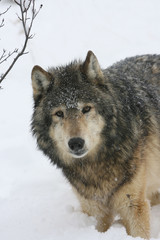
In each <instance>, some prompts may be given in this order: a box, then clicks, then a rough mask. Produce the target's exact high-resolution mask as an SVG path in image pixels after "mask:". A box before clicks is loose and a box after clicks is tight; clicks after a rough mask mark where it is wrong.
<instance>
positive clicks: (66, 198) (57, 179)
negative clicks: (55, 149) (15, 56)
mask: <svg viewBox="0 0 160 240" xmlns="http://www.w3.org/2000/svg"><path fill="white" fill-rule="evenodd" d="M36 2H37V5H38V4H41V3H42V4H43V8H42V10H41V12H40V13H39V15H38V16H37V18H36V20H35V22H34V27H33V31H32V32H33V33H35V34H36V35H35V37H34V38H33V39H32V40H31V41H30V42H29V45H28V50H29V54H28V55H25V56H23V57H21V59H19V61H18V62H17V64H16V65H15V67H14V69H13V70H12V72H11V73H10V74H9V75H8V77H7V78H6V79H5V80H4V82H3V84H2V87H3V90H1V91H0V240H11V239H12V240H73V239H74V240H75V239H76V240H82V239H86V240H97V239H99V240H104V239H105V240H122V239H123V240H131V239H133V238H132V237H130V236H128V235H127V234H126V231H125V228H124V227H123V226H121V225H119V224H116V223H115V224H114V225H113V226H112V227H111V228H110V229H109V230H108V231H107V232H106V233H99V232H97V230H96V229H95V224H96V221H95V219H94V218H93V217H88V216H87V215H85V214H83V213H81V210H80V206H79V203H78V201H77V199H76V198H75V196H74V194H73V193H72V191H71V187H70V186H69V184H68V183H67V181H66V180H65V179H64V177H63V176H62V174H61V172H60V170H58V169H56V167H54V166H52V165H50V163H49V161H48V159H47V158H46V157H45V156H43V154H42V153H41V152H39V151H38V150H37V149H36V142H35V140H34V139H33V138H32V135H31V132H30V119H31V115H32V106H33V102H32V88H31V79H30V73H31V69H32V67H33V66H34V65H35V64H38V65H41V66H42V67H44V68H47V67H48V66H52V65H54V66H56V65H59V64H66V63H67V62H69V61H71V60H73V59H75V58H81V59H84V58H85V56H86V53H87V51H88V50H92V51H93V52H94V53H95V54H96V56H97V57H98V59H99V62H100V64H101V66H102V68H105V67H107V66H109V65H111V64H112V63H114V62H116V61H118V60H120V59H123V58H125V57H128V56H133V55H137V54H146V53H156V54H159V53H160V1H159V0H47V1H42V0H41V1H40V0H37V1H36ZM6 6H7V5H6V1H5V0H2V1H1V2H0V11H1V9H5V8H6ZM17 11H18V9H17V8H15V7H14V6H13V7H12V9H10V10H9V11H8V12H7V14H6V15H5V18H6V25H5V27H4V28H1V29H0V53H1V51H2V49H3V48H6V49H10V50H12V49H14V47H19V46H21V45H22V41H23V34H22V27H21V24H20V23H19V22H18V20H17V17H16V15H15V13H16V12H17ZM8 64H9V62H6V63H5V64H3V66H2V65H0V73H3V71H4V70H5V68H7V65H8ZM151 234H152V239H160V206H156V207H154V208H152V210H151ZM137 239H140V238H137Z"/></svg>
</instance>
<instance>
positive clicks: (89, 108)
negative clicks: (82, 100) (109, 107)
mask: <svg viewBox="0 0 160 240" xmlns="http://www.w3.org/2000/svg"><path fill="white" fill-rule="evenodd" d="M90 110H91V107H90V106H86V107H84V108H83V109H82V113H83V114H85V113H88V112H89V111H90Z"/></svg>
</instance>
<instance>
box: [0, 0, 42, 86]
mask: <svg viewBox="0 0 160 240" xmlns="http://www.w3.org/2000/svg"><path fill="white" fill-rule="evenodd" d="M14 2H15V3H16V4H17V6H19V9H20V16H19V15H18V14H17V17H18V19H19V20H20V21H21V22H22V26H23V31H24V35H25V39H24V44H23V47H22V49H21V50H20V51H18V49H15V50H14V51H12V52H9V53H8V54H6V50H3V52H2V55H1V57H0V64H1V63H3V62H4V61H7V60H8V58H9V57H11V56H12V55H13V54H15V53H17V56H16V57H15V58H14V60H13V61H12V63H11V65H10V66H9V67H8V69H7V71H6V72H5V73H4V74H2V75H1V76H0V83H1V82H2V81H3V80H4V78H5V77H6V76H7V74H8V73H9V72H10V70H11V69H12V67H13V66H14V64H15V63H16V62H17V60H18V59H19V57H21V56H22V55H25V54H28V52H25V50H26V46H27V43H28V41H29V40H30V39H32V38H33V37H34V35H33V34H31V29H32V25H33V21H34V19H35V18H36V16H37V15H38V13H39V11H40V9H41V8H42V5H40V7H39V9H38V11H36V9H35V0H28V4H26V0H20V1H19V2H18V1H17V0H14ZM29 11H30V12H31V13H30V15H29ZM28 15H29V16H30V17H28ZM2 24H3V23H2Z"/></svg>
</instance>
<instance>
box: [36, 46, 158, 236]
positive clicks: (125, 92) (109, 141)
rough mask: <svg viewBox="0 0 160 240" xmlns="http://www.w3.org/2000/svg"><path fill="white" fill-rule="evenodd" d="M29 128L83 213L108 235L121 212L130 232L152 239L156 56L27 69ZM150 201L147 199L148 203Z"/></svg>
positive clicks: (155, 187) (155, 182) (155, 198)
mask: <svg viewBox="0 0 160 240" xmlns="http://www.w3.org/2000/svg"><path fill="white" fill-rule="evenodd" d="M32 85H33V92H34V102H35V105H34V113H33V118H32V130H33V133H34V135H35V136H36V138H37V143H38V146H39V148H40V149H41V150H42V151H43V152H44V153H45V154H46V155H47V156H48V157H49V158H50V159H51V162H53V163H55V164H56V165H57V166H58V167H59V168H61V169H62V171H63V173H64V175H65V176H66V178H67V179H68V180H69V182H70V183H71V185H72V186H73V190H74V192H75V193H76V195H77V196H78V198H79V200H80V203H81V206H82V210H83V211H84V212H86V213H88V214H89V215H93V216H95V217H96V219H97V229H98V230H99V231H106V230H107V229H108V228H109V226H110V225H111V224H112V222H113V219H114V216H115V215H116V214H119V215H120V216H121V219H122V222H123V224H124V225H125V227H126V230H127V233H128V234H130V235H132V236H134V237H136V236H140V237H143V238H146V239H149V238H150V213H149V212H150V209H149V208H150V207H149V206H150V203H151V205H154V204H158V203H160V195H159V193H158V188H159V187H160V56H159V55H144V56H137V57H133V58H128V59H125V60H124V61H120V62H119V63H116V64H114V65H113V66H111V67H109V68H107V69H105V70H101V68H100V66H99V63H98V61H97V58H96V56H95V55H94V54H93V53H92V52H91V51H89V52H88V54H87V57H86V60H85V61H84V62H81V61H79V62H77V61H74V62H72V63H70V64H69V65H66V66H62V67H58V68H49V69H48V71H45V70H43V69H42V68H41V67H39V66H35V67H34V68H33V70H32ZM148 200H149V201H148Z"/></svg>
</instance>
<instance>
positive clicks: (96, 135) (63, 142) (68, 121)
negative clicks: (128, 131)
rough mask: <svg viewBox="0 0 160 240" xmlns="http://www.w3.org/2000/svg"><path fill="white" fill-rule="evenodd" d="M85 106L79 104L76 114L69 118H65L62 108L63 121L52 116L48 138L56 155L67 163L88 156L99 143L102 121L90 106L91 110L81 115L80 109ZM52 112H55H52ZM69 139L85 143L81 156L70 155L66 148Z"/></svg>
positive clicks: (65, 114) (67, 147)
mask: <svg viewBox="0 0 160 240" xmlns="http://www.w3.org/2000/svg"><path fill="white" fill-rule="evenodd" d="M85 105H86V104H85ZM85 105H84V104H79V105H78V108H77V111H76V114H75V115H74V112H73V115H72V116H70V117H69V116H67V113H66V111H65V110H64V108H62V111H63V112H64V118H63V119H60V118H58V117H57V116H55V115H53V126H52V127H51V128H50V136H51V138H52V139H53V144H56V146H57V149H58V154H59V155H60V156H61V158H62V159H63V160H64V161H65V162H67V163H69V162H70V161H71V159H74V158H83V157H84V156H86V155H87V154H90V153H91V152H92V151H94V149H95V148H96V147H97V146H98V145H99V144H100V142H101V131H102V129H103V127H104V119H103V117H102V116H100V115H99V114H98V113H97V112H96V110H95V108H94V106H93V105H92V104H87V105H90V106H91V110H90V111H89V112H88V113H85V114H83V113H82V109H83V107H84V106H85ZM57 110H59V108H58V109H57ZM54 112H56V111H55V110H54ZM71 138H82V139H83V140H84V141H85V145H84V152H83V153H82V155H80V156H77V155H75V154H74V153H71V151H70V149H69V146H68V142H69V140H70V139H71Z"/></svg>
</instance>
